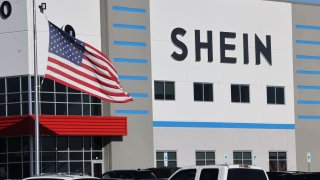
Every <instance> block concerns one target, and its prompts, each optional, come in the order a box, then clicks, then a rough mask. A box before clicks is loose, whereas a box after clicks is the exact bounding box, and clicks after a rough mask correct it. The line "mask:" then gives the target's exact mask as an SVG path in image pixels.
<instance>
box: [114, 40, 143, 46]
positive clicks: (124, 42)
mask: <svg viewBox="0 0 320 180" xmlns="http://www.w3.org/2000/svg"><path fill="white" fill-rule="evenodd" d="M113 44H114V45H117V46H140V47H147V43H145V42H132V41H113Z"/></svg>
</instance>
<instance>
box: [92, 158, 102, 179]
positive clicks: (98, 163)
mask: <svg viewBox="0 0 320 180" xmlns="http://www.w3.org/2000/svg"><path fill="white" fill-rule="evenodd" d="M91 167H92V171H91V172H92V176H94V177H101V175H102V169H103V168H102V160H93V161H92V166H91Z"/></svg>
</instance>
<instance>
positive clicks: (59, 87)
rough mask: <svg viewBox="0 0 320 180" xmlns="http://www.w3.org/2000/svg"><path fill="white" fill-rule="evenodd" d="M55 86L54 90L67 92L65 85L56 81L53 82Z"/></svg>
mask: <svg viewBox="0 0 320 180" xmlns="http://www.w3.org/2000/svg"><path fill="white" fill-rule="evenodd" d="M55 88H56V92H67V87H66V86H64V85H62V84H59V83H57V82H56V83H55Z"/></svg>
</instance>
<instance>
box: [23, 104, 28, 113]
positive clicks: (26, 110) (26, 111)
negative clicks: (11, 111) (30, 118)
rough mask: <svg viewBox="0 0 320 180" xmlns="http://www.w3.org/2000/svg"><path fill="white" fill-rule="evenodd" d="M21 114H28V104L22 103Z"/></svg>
mask: <svg viewBox="0 0 320 180" xmlns="http://www.w3.org/2000/svg"><path fill="white" fill-rule="evenodd" d="M22 114H23V115H26V114H29V103H22Z"/></svg>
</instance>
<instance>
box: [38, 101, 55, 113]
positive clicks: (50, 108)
mask: <svg viewBox="0 0 320 180" xmlns="http://www.w3.org/2000/svg"><path fill="white" fill-rule="evenodd" d="M40 105H41V114H49V115H54V113H55V112H54V105H55V104H54V103H43V102H42V103H41V104H40Z"/></svg>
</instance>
